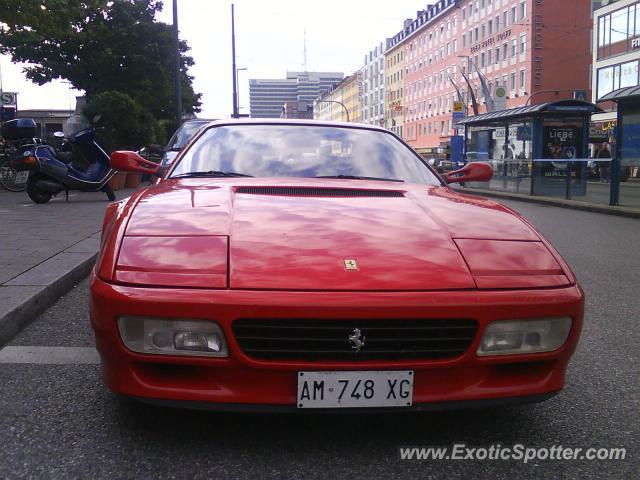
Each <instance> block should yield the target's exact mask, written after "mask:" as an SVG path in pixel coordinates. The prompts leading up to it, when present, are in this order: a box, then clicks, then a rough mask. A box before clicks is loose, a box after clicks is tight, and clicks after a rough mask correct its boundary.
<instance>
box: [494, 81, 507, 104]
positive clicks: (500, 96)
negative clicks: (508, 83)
mask: <svg viewBox="0 0 640 480" xmlns="http://www.w3.org/2000/svg"><path fill="white" fill-rule="evenodd" d="M493 106H494V108H495V109H496V110H504V109H506V108H507V89H506V88H505V87H503V86H499V85H497V86H496V90H495V98H494V100H493Z"/></svg>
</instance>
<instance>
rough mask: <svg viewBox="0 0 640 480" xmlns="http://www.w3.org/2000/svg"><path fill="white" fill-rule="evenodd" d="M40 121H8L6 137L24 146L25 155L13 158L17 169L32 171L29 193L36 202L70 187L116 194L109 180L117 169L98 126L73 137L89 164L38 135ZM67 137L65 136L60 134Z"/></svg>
mask: <svg viewBox="0 0 640 480" xmlns="http://www.w3.org/2000/svg"><path fill="white" fill-rule="evenodd" d="M35 133H36V123H35V121H34V120H33V119H30V118H20V119H15V120H11V121H9V122H6V123H5V124H4V125H3V126H2V136H3V137H4V138H5V139H7V140H9V141H17V142H20V144H21V145H22V149H21V150H22V153H21V156H19V157H18V158H16V159H14V160H13V161H12V166H13V167H14V168H15V169H16V170H17V171H23V170H29V171H31V173H30V175H29V180H28V181H27V194H28V195H29V198H30V199H31V200H33V201H34V202H35V203H47V202H48V201H49V200H51V197H52V196H54V195H57V194H58V193H60V192H63V191H64V192H65V193H66V195H67V199H68V197H69V190H80V191H82V192H98V191H101V192H104V193H105V194H106V195H107V197H108V198H109V200H110V201H113V200H115V198H116V196H115V194H114V193H113V189H112V188H111V187H110V186H109V185H108V183H107V182H108V181H109V179H110V178H111V177H113V176H114V175H115V174H116V173H117V171H116V170H113V169H112V168H111V161H110V159H109V155H107V153H106V152H105V151H104V150H103V149H102V148H101V147H100V145H98V144H97V143H96V131H95V128H93V127H90V128H85V129H83V130H80V131H78V132H76V133H74V134H73V135H71V136H69V138H68V141H69V144H70V145H71V146H72V147H75V148H76V150H77V151H78V152H79V153H80V154H81V155H82V156H83V157H84V158H85V159H86V160H87V162H88V163H87V164H86V166H83V165H80V164H76V163H74V162H73V161H72V155H71V152H64V151H58V150H56V149H54V148H53V147H52V146H51V145H48V144H46V143H43V142H41V141H39V140H38V139H36V138H34V137H35ZM56 136H63V135H56Z"/></svg>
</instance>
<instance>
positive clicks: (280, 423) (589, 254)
mask: <svg viewBox="0 0 640 480" xmlns="http://www.w3.org/2000/svg"><path fill="white" fill-rule="evenodd" d="M510 205H511V206H513V207H514V208H516V209H517V210H519V211H520V212H522V213H523V214H525V215H526V216H527V217H529V218H530V219H531V220H532V221H533V222H534V223H535V224H536V225H537V226H538V227H539V228H540V230H541V231H542V232H543V233H544V234H545V235H546V236H547V237H548V238H549V239H550V240H551V241H552V242H553V243H554V244H555V246H556V247H557V248H558V249H559V250H560V252H561V253H562V254H563V255H564V256H565V258H566V259H567V260H568V261H569V263H570V264H571V265H572V267H573V269H574V270H575V272H576V273H577V275H578V277H579V279H580V281H581V283H582V285H583V287H584V289H585V291H586V293H587V315H586V322H585V326H584V330H583V335H582V339H581V343H580V345H579V347H578V351H577V353H576V355H575V357H574V359H573V361H572V364H571V367H570V369H569V372H568V380H567V386H566V389H565V391H564V392H563V393H562V394H560V395H559V396H557V397H555V398H553V399H551V400H549V401H547V402H546V403H543V404H538V405H533V406H523V407H514V408H509V409H502V410H481V411H480V410H479V411H463V412H450V413H445V414H442V413H440V414H400V415H398V414H395V415H394V414H385V415H380V414H368V415H349V414H347V415H344V414H339V415H281V414H221V413H210V412H197V411H183V410H174V409H163V408H157V407H149V406H145V405H141V404H137V403H135V402H131V401H126V400H123V399H120V398H118V397H116V396H115V395H113V394H111V393H109V392H108V391H107V390H106V389H105V388H104V387H103V386H102V384H101V382H100V376H99V367H98V366H97V365H94V364H68V365H47V364H35V365H34V364H20V363H0V478H154V479H155V478H230V477H233V478H245V477H252V478H258V477H259V478H274V477H275V478H305V479H308V478H334V477H341V478H379V477H385V478H393V477H397V478H413V477H415V478H465V479H468V478H483V479H484V478H491V479H502V478H504V479H514V478H576V479H577V478H580V479H589V478H594V479H596V478H597V479H600V478H620V479H630V478H638V471H640V427H639V426H640V422H639V418H638V416H639V413H640V408H639V407H640V405H639V403H640V402H639V399H640V388H639V386H640V382H639V375H638V371H639V368H640V362H639V359H640V355H639V353H638V345H639V344H640V333H639V332H640V329H638V323H637V322H638V317H639V312H640V253H639V251H638V249H639V247H640V245H639V244H638V239H639V238H640V235H639V234H640V222H639V221H638V220H634V219H627V218H619V217H613V216H606V215H601V214H592V213H587V212H581V211H574V210H567V209H561V208H557V207H548V206H541V205H534V204H526V203H519V202H511V203H510ZM86 303H87V282H86V281H84V282H82V283H81V284H80V285H78V286H77V287H76V288H75V289H74V290H72V291H71V292H69V293H68V294H67V295H66V296H65V297H64V298H62V299H61V300H60V301H59V302H58V303H57V304H56V305H54V306H53V307H52V308H50V309H49V310H48V311H46V312H45V313H44V314H43V315H42V316H41V317H39V318H38V319H37V320H36V321H35V322H34V323H33V324H32V325H31V326H30V327H29V328H28V329H27V330H25V331H24V332H23V333H22V334H20V335H19V336H18V337H17V338H15V339H14V340H13V341H12V342H11V345H14V346H15V345H23V346H72V347H86V346H91V345H92V334H91V330H90V327H89V323H88V314H87V306H86ZM0 352H1V351H0ZM456 442H463V443H465V444H467V445H471V446H476V447H489V446H490V445H491V444H493V443H499V444H501V445H503V446H510V445H514V444H518V443H520V444H523V445H525V446H528V447H551V446H553V445H562V446H568V447H582V448H588V447H624V448H626V450H627V452H626V459H625V460H611V461H604V460H603V461H598V460H593V461H586V460H582V461H580V460H574V461H557V460H546V461H543V460H539V461H534V462H531V463H528V464H523V463H522V462H517V461H497V460H491V461H490V460H485V461H477V460H475V461H470V460H467V461H463V460H458V461H454V460H439V461H433V460H432V461H401V460H399V457H398V447H399V446H407V445H411V446H451V445H452V444H453V443H456Z"/></svg>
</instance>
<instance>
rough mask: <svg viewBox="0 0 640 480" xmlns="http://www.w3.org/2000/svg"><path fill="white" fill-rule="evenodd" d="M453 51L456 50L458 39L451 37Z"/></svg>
mask: <svg viewBox="0 0 640 480" xmlns="http://www.w3.org/2000/svg"><path fill="white" fill-rule="evenodd" d="M453 51H454V53H455V52H457V51H458V40H456V39H455V38H454V39H453Z"/></svg>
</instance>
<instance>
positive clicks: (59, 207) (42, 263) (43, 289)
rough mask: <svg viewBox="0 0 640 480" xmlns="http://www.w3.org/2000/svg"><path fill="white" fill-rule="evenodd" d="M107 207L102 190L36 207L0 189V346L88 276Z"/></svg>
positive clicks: (128, 192)
mask: <svg viewBox="0 0 640 480" xmlns="http://www.w3.org/2000/svg"><path fill="white" fill-rule="evenodd" d="M133 192H134V190H119V191H117V192H116V197H117V199H118V200H120V199H122V198H126V197H128V196H129V195H131V193H133ZM108 204H109V202H108V201H107V198H106V195H104V194H103V193H101V192H98V193H83V192H72V193H70V194H69V202H65V196H64V195H58V197H57V198H53V199H52V200H51V202H49V203H47V204H44V205H36V204H35V203H33V202H31V200H30V199H29V197H28V196H27V194H26V193H25V192H20V193H12V192H8V191H6V190H3V189H0V346H2V345H3V344H4V343H6V342H7V341H8V340H9V339H10V338H11V337H13V335H15V334H16V333H17V332H18V331H20V330H21V329H22V328H24V326H25V325H27V324H28V323H29V322H31V320H32V319H33V318H35V316H36V315H37V314H38V313H39V312H40V311H42V310H43V309H45V308H47V306H49V305H50V304H51V303H53V302H54V301H55V300H57V299H58V298H59V297H60V296H61V295H62V294H64V293H65V292H66V291H67V290H69V289H70V288H71V287H72V286H73V285H74V284H75V283H77V282H78V281H80V280H81V279H82V278H84V277H85V276H86V275H87V274H88V273H89V271H90V270H91V267H92V266H93V263H94V261H95V258H96V256H97V253H98V249H99V242H100V230H101V228H102V217H103V214H104V210H105V208H106V207H107V205H108Z"/></svg>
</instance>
